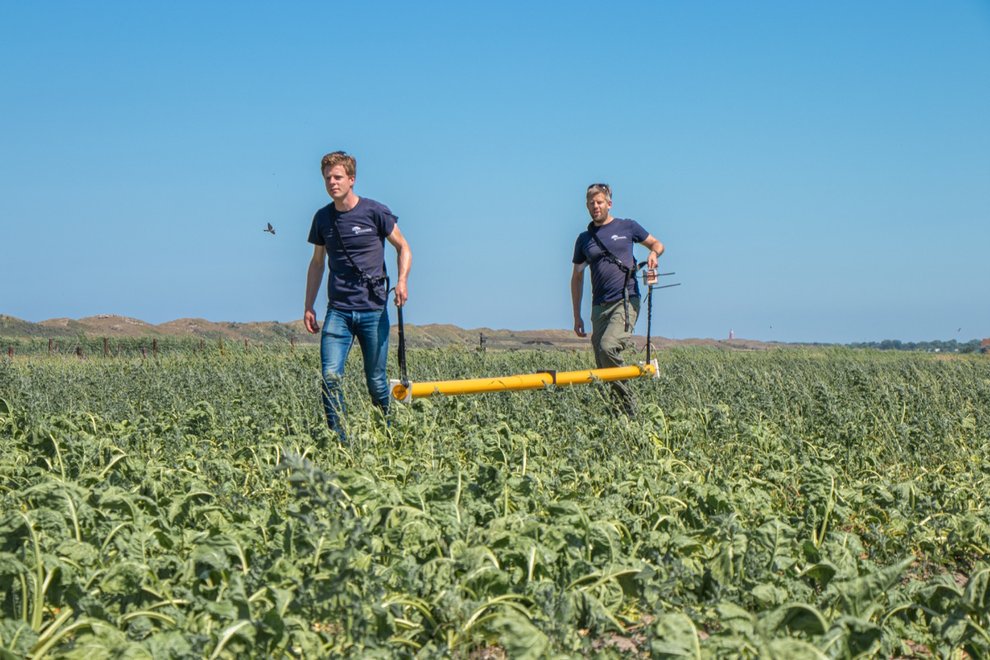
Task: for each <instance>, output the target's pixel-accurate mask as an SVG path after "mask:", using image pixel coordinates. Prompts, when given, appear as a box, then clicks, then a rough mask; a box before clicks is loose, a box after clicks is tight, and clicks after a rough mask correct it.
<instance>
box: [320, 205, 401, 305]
mask: <svg viewBox="0 0 990 660" xmlns="http://www.w3.org/2000/svg"><path fill="white" fill-rule="evenodd" d="M330 218H331V219H332V220H333V231H334V233H335V234H336V235H337V243H339V244H340V251H341V252H343V253H344V257H345V258H346V259H347V263H349V264H350V265H351V268H353V269H354V270H355V272H357V274H358V278H359V279H360V280H361V281H362V282H364V283H366V284H367V285H368V286H377V285H378V284H381V283H382V282H387V281H388V268H387V267H386V265H385V262H384V261H382V272H383V273H385V274H384V275H382V276H380V277H372V276H371V275H368V273H366V272H364V270H362V269H361V267H360V266H358V265H357V264H356V263H354V258H353V257H351V253H350V252H348V251H347V246H346V245H344V236H343V234H341V233H340V225H338V224H337V215H336V214H335V213H333V212H332V211H331V213H330ZM386 288H388V287H386Z"/></svg>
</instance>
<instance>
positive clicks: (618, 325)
mask: <svg viewBox="0 0 990 660" xmlns="http://www.w3.org/2000/svg"><path fill="white" fill-rule="evenodd" d="M585 204H586V206H587V207H588V214H589V215H590V216H591V222H590V223H588V228H587V230H585V231H583V232H581V234H580V235H578V237H577V241H576V242H575V244H574V258H573V259H572V260H571V261H572V263H573V264H574V270H573V272H572V274H571V304H572V305H573V307H574V332H575V334H577V336H578V337H586V336H587V334H586V333H585V329H584V320H583V319H582V318H581V296H582V294H583V290H584V269H585V267H586V266H588V265H589V264H590V265H591V346H592V348H594V350H595V364H597V365H598V368H599V369H602V368H606V367H621V366H622V355H621V353H622V350H623V349H624V348H626V346H627V345H628V344H629V343H630V340H631V338H632V331H633V328H634V327H635V326H636V317H637V316H638V315H639V302H640V298H639V284H638V283H637V282H636V259H635V256H634V255H633V244H634V243H639V244H640V245H643V246H644V247H646V248H647V249H648V250H649V251H650V255H649V257H648V258H647V260H646V267H647V268H649V269H651V270H653V271H654V272H656V268H657V258H658V257H659V256H660V255H661V254H663V243H661V242H660V241H658V240H657V239H656V238H654V237H653V236H652V235H651V234H650V233H649V232H647V231H646V230H645V229H643V227H642V226H641V225H640V224H639V223H638V222H636V221H635V220H627V219H623V218H614V217H612V213H611V209H612V189H611V188H610V187H609V186H608V184H606V183H593V184H591V185H590V186H588V191H587V194H586V196H585ZM610 385H611V386H612V389H613V391H614V393H615V396H616V399H617V403H618V404H619V406H620V407H621V409H622V411H623V412H625V413H626V415H628V416H630V417H632V416H633V415H635V414H636V399H635V397H634V396H633V393H632V390H631V389H630V388H629V384H628V383H626V382H624V381H613V382H612V383H610Z"/></svg>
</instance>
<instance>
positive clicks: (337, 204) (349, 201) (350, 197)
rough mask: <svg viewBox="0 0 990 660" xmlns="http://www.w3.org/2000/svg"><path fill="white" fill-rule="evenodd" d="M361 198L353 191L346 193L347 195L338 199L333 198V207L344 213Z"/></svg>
mask: <svg viewBox="0 0 990 660" xmlns="http://www.w3.org/2000/svg"><path fill="white" fill-rule="evenodd" d="M360 201H361V198H360V197H358V196H357V195H355V194H354V193H353V192H349V193H347V197H344V198H343V199H340V200H336V199H335V200H333V207H334V208H335V209H337V210H338V211H339V212H341V213H346V212H348V211H350V210H351V209H353V208H354V207H355V206H357V205H358V202H360Z"/></svg>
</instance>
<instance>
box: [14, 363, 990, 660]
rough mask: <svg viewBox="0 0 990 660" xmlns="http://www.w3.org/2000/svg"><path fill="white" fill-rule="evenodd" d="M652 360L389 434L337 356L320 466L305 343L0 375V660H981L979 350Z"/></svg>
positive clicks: (451, 366)
mask: <svg viewBox="0 0 990 660" xmlns="http://www.w3.org/2000/svg"><path fill="white" fill-rule="evenodd" d="M660 359H661V360H663V361H664V365H662V367H661V372H662V376H663V377H662V380H661V381H657V382H646V381H644V382H635V383H633V384H632V385H633V386H634V387H635V388H636V390H637V393H638V395H639V397H640V399H641V403H642V409H643V410H644V411H646V412H647V413H648V414H643V415H642V416H640V417H639V418H637V419H636V420H633V421H632V422H628V421H625V420H618V419H616V418H615V417H614V416H612V415H611V414H610V413H609V412H608V411H607V410H608V409H607V404H608V401H609V399H608V397H609V390H608V388H607V387H598V386H588V387H585V388H577V387H576V388H570V389H559V390H554V391H549V390H548V391H545V392H544V391H541V392H528V393H514V394H511V393H509V394H493V395H482V396H478V397H472V398H467V397H464V398H460V399H442V398H439V399H431V400H426V401H422V402H417V404H416V405H413V406H411V407H408V408H402V409H400V410H396V411H394V413H395V417H394V418H393V420H392V421H393V424H392V426H391V427H390V428H387V429H386V428H385V427H383V425H382V424H381V420H380V418H379V417H378V416H377V412H376V411H375V410H374V409H372V408H371V406H370V405H369V403H368V401H367V399H366V397H365V396H364V390H365V385H364V383H363V373H362V371H361V370H360V365H357V367H358V368H356V369H355V368H349V369H348V372H347V373H348V375H347V377H346V378H345V382H344V387H345V390H346V392H347V396H348V404H349V406H350V408H349V412H348V415H347V418H348V423H349V424H350V426H351V430H352V433H351V438H352V444H351V445H350V447H346V448H345V447H340V446H337V445H336V444H334V443H333V442H331V438H330V437H329V435H328V433H327V431H326V428H325V424H324V422H323V420H322V418H321V411H320V408H319V399H318V397H319V387H318V382H317V374H318V360H317V357H316V355H315V353H310V352H307V351H305V350H299V351H297V352H296V353H295V354H279V353H271V354H262V353H250V352H248V353H244V354H235V353H234V352H231V353H230V354H229V355H227V356H222V357H217V356H197V355H186V356H172V357H166V358H164V359H161V360H160V361H159V362H157V363H155V364H154V365H153V366H152V365H150V364H132V363H129V362H128V361H126V360H106V361H101V360H90V361H85V362H62V361H57V360H33V359H29V360H18V361H15V362H12V363H9V364H4V365H3V367H2V369H3V374H2V377H3V383H4V387H5V389H4V390H3V397H4V400H3V401H0V450H2V451H3V454H0V456H2V459H0V512H2V513H0V608H2V609H0V657H2V656H3V654H4V653H6V654H10V655H15V656H17V657H24V656H25V655H30V654H31V653H47V654H51V655H66V656H70V655H75V656H80V655H85V654H91V655H96V656H109V655H131V656H134V657H148V656H151V657H192V656H196V657H203V656H206V657H209V656H210V655H211V654H212V655H215V656H216V657H233V656H240V655H254V656H258V657H262V656H264V657H282V656H286V655H296V656H306V657H329V656H348V655H349V656H363V657H395V656H401V657H405V656H412V655H416V654H419V655H420V656H422V657H426V656H444V655H450V656H466V655H470V654H472V653H476V654H479V655H480V654H485V653H488V654H490V655H492V656H497V655H499V654H503V655H506V656H508V657H552V656H562V657H574V656H580V655H588V656H592V657H594V656H606V657H610V656H613V655H622V654H629V655H637V654H638V655H641V656H646V655H650V656H651V657H672V658H673V657H678V658H697V657H761V658H764V657H766V658H821V657H843V658H845V657H849V658H852V657H857V656H871V655H876V656H882V657H895V656H898V655H911V654H918V653H921V651H920V650H921V649H924V650H926V652H930V653H931V654H933V655H939V656H951V655H952V654H958V653H961V652H965V653H968V654H969V655H970V656H972V657H985V656H987V655H988V654H990V646H988V644H990V640H988V637H987V631H988V630H990V622H988V620H987V612H988V610H990V607H988V605H990V603H988V598H990V596H988V590H990V573H988V571H990V567H988V566H987V557H988V556H990V555H988V553H990V503H988V495H987V493H988V492H990V488H988V485H990V477H988V476H987V475H988V474H990V435H988V434H990V431H988V429H990V412H988V411H990V385H988V384H990V366H988V365H990V363H988V362H987V361H985V360H983V361H976V360H972V361H969V360H953V361H933V360H928V359H927V358H924V357H923V356H910V355H898V356H888V355H872V354H863V353H849V352H842V351H837V352H833V351H819V350H815V349H809V350H787V351H776V352H768V353H764V354H755V353H754V354H735V353H721V352H714V351H706V350H692V351H670V352H664V353H661V354H660ZM547 360H551V361H552V362H553V364H552V365H548V364H547ZM588 360H589V356H586V355H579V354H569V353H559V354H556V353H553V354H548V353H523V352H519V353H505V354H499V353H492V352H489V353H488V354H486V355H485V356H484V359H483V360H480V359H479V356H477V355H475V354H474V353H473V352H468V351H458V350H454V349H451V350H446V351H441V350H435V351H422V352H420V353H419V354H415V353H413V354H411V355H410V366H411V367H412V368H413V370H419V372H418V373H416V374H414V377H416V378H421V379H429V378H433V377H443V378H449V377H452V376H456V375H458V374H460V375H464V376H471V375H483V374H482V373H481V372H482V371H484V370H488V371H487V372H486V373H521V372H526V371H535V370H536V369H545V368H547V367H548V366H555V367H557V368H560V369H570V368H579V367H581V366H585V365H586V364H587V363H588ZM416 365H418V366H416ZM351 366H352V367H353V366H354V365H351Z"/></svg>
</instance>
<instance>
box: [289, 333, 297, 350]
mask: <svg viewBox="0 0 990 660" xmlns="http://www.w3.org/2000/svg"><path fill="white" fill-rule="evenodd" d="M289 348H291V349H292V351H293V352H295V350H296V338H295V336H292V337H289Z"/></svg>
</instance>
